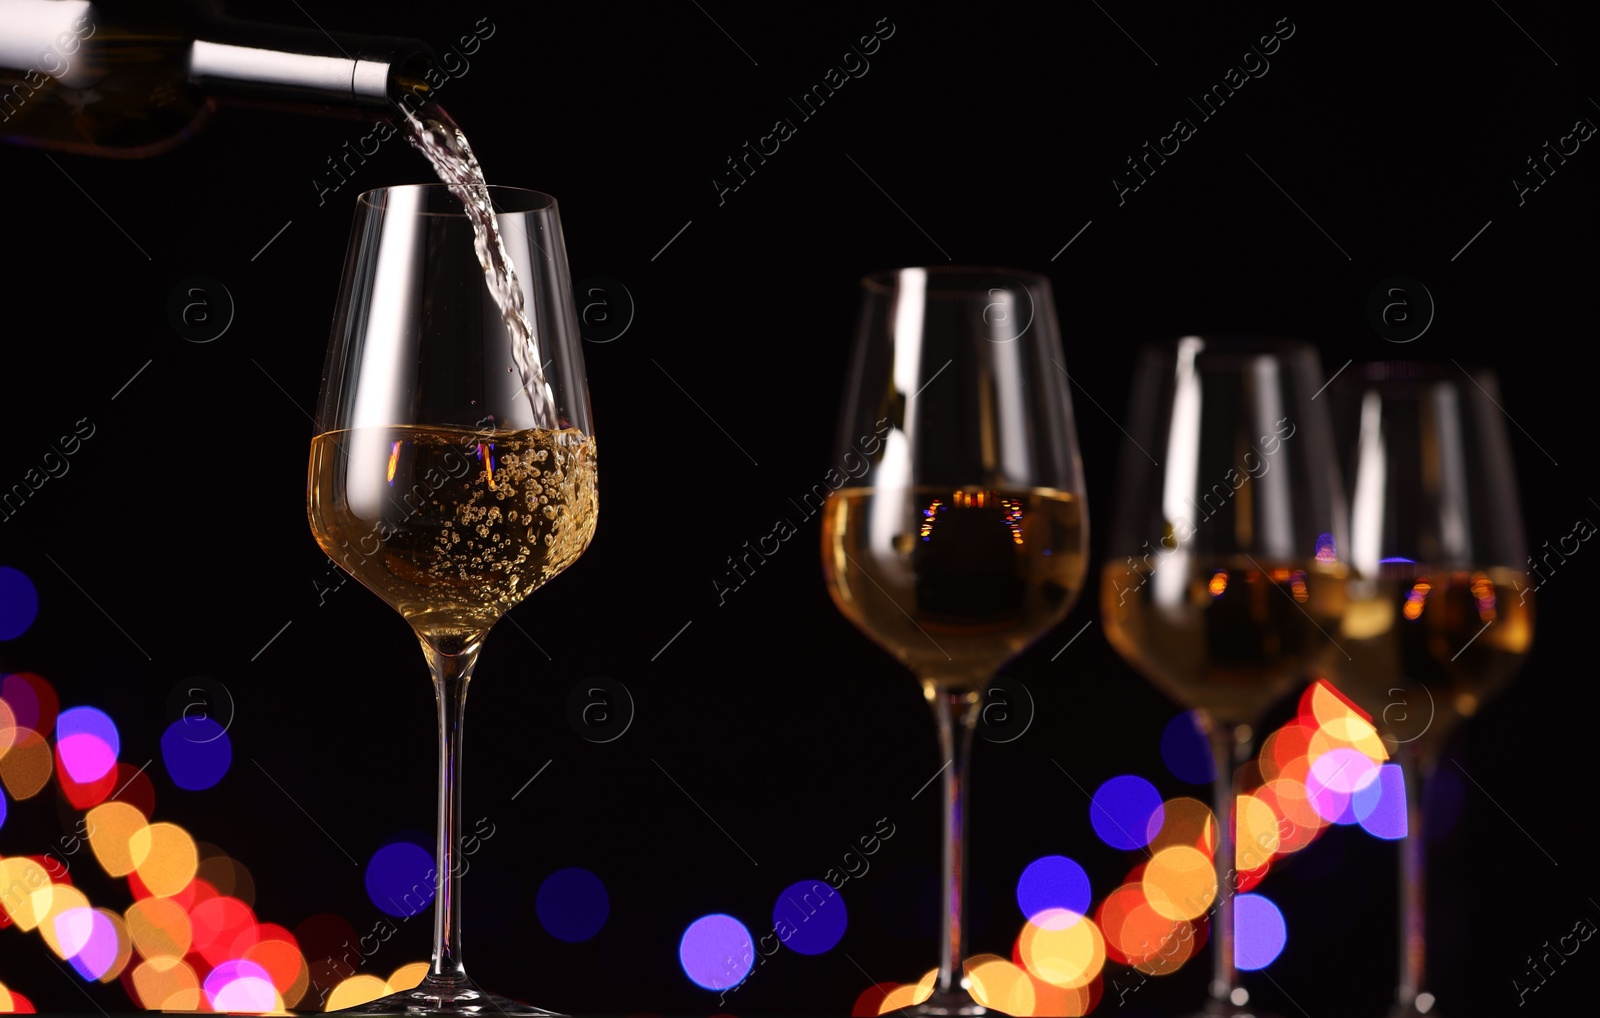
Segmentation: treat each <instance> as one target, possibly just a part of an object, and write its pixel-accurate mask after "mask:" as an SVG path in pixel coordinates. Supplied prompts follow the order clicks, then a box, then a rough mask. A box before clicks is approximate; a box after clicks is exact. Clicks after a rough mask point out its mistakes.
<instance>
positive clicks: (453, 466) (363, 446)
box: [307, 426, 599, 636]
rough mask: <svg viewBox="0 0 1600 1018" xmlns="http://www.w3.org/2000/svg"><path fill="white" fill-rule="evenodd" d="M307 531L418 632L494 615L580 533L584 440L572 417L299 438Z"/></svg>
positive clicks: (590, 477) (476, 627)
mask: <svg viewBox="0 0 1600 1018" xmlns="http://www.w3.org/2000/svg"><path fill="white" fill-rule="evenodd" d="M310 475H311V476H310V490H309V493H308V498H307V503H308V512H309V515H310V517H311V531H312V533H314V534H315V535H316V538H317V543H318V544H320V545H321V546H322V550H323V551H325V552H327V553H328V556H329V557H330V558H332V559H333V560H334V561H335V562H337V563H339V565H341V566H342V567H344V569H345V571H347V572H348V573H350V575H352V576H354V577H355V578H356V579H358V580H360V581H361V582H362V583H364V584H366V585H367V587H369V588H370V589H371V590H372V591H373V592H374V593H375V594H377V595H378V596H379V597H381V598H383V599H384V600H385V601H387V602H388V603H389V604H390V605H391V606H392V607H394V608H395V610H397V611H399V612H400V614H401V615H403V616H404V617H405V618H406V620H407V621H409V622H410V623H411V624H412V626H413V627H414V628H415V629H416V630H417V631H418V632H419V633H421V634H423V635H426V636H442V635H466V634H470V633H473V632H482V631H486V630H488V629H489V627H490V626H492V625H494V623H495V622H496V620H498V619H499V618H500V616H502V615H504V614H505V613H506V612H507V611H509V610H510V609H511V608H512V607H514V606H515V605H516V604H517V603H518V602H520V601H521V600H522V599H523V598H524V597H526V596H527V595H528V593H529V592H530V591H532V590H535V589H536V588H538V587H540V586H542V585H544V584H545V583H546V582H547V581H549V580H550V578H551V577H553V576H555V575H556V574H557V573H559V572H561V571H562V570H563V569H565V568H567V567H568V566H569V565H571V564H572V563H573V562H574V561H575V560H576V559H577V557H578V556H579V555H580V554H582V553H583V550H584V548H586V547H588V545H589V541H590V539H591V538H592V537H593V536H594V528H595V520H596V517H597V515H598V513H599V504H598V501H597V499H596V491H595V446H594V440H593V439H592V438H587V437H585V436H584V435H583V434H581V433H580V432H578V431H576V430H574V429H566V430H563V431H546V430H543V429H535V430H528V431H477V430H472V429H468V428H447V427H414V426H404V427H389V428H358V429H355V430H348V431H332V432H328V433H327V434H324V435H318V436H317V437H316V438H315V439H313V440H312V443H311V470H310Z"/></svg>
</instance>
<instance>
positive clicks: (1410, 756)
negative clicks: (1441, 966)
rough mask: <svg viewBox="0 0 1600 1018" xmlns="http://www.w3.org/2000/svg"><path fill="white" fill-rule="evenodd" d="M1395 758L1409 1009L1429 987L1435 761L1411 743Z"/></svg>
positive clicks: (1400, 989)
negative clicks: (1402, 800) (1428, 818)
mask: <svg viewBox="0 0 1600 1018" xmlns="http://www.w3.org/2000/svg"><path fill="white" fill-rule="evenodd" d="M1395 760H1396V762H1397V763H1399V765H1400V773H1401V775H1402V776H1403V778H1404V781H1405V789H1406V836H1405V837H1404V838H1401V839H1400V982H1399V985H1398V986H1397V987H1396V988H1395V1003H1397V1004H1399V1005H1400V1007H1401V1009H1402V1010H1403V1011H1406V1012H1410V1011H1412V1010H1414V1009H1415V1007H1416V1001H1417V997H1418V995H1419V994H1422V993H1423V992H1425V989H1426V986H1425V982H1424V980H1425V978H1426V971H1427V961H1428V951H1427V928H1426V927H1427V911H1426V905H1427V882H1428V865H1427V861H1428V843H1427V838H1426V832H1425V831H1424V830H1423V826H1422V812H1423V810H1422V801H1423V800H1422V797H1423V794H1424V792H1425V791H1426V788H1427V783H1428V779H1429V778H1430V777H1431V776H1432V773H1433V761H1432V760H1431V759H1429V758H1428V757H1426V756H1423V755H1421V754H1419V753H1418V752H1417V751H1415V750H1413V749H1412V748H1411V746H1409V745H1402V746H1400V747H1399V748H1398V749H1397V750H1396V752H1395Z"/></svg>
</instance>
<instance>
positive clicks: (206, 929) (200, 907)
mask: <svg viewBox="0 0 1600 1018" xmlns="http://www.w3.org/2000/svg"><path fill="white" fill-rule="evenodd" d="M189 922H190V924H191V925H192V926H193V929H194V948H193V949H194V950H195V951H197V952H199V954H200V957H202V958H204V959H205V960H206V961H207V962H209V963H210V964H212V965H221V964H222V963H223V962H225V961H228V960H229V959H236V958H238V957H239V956H240V955H242V954H244V952H245V951H247V950H249V949H250V948H251V947H253V946H255V943H256V940H257V933H256V917H255V913H254V912H252V911H251V910H250V907H249V906H248V905H246V904H245V903H244V902H242V901H240V900H239V899H238V898H230V897H228V896H227V895H218V896H217V897H215V898H207V899H206V900H205V901H202V902H200V903H199V904H197V905H195V906H194V907H193V908H191V909H190V910H189ZM208 978H209V977H208ZM207 992H208V993H209V991H207Z"/></svg>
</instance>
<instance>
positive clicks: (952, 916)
mask: <svg viewBox="0 0 1600 1018" xmlns="http://www.w3.org/2000/svg"><path fill="white" fill-rule="evenodd" d="M928 696H929V699H930V700H931V701H932V702H933V713H934V717H935V718H936V719H937V721H938V723H939V755H940V756H942V757H944V758H945V761H946V765H945V767H944V855H943V869H942V872H941V876H942V877H943V888H942V898H943V901H942V902H941V904H942V911H941V915H942V916H943V920H944V922H943V925H942V926H941V928H940V931H939V980H938V982H937V983H936V984H935V986H934V999H936V1000H937V999H939V998H948V997H950V996H955V995H959V996H962V997H966V996H967V994H966V991H965V990H964V989H963V988H962V986H961V982H962V979H963V976H964V973H963V971H962V967H961V961H962V954H961V952H962V950H963V949H964V947H965V943H964V940H965V933H966V918H967V915H966V911H965V904H964V903H965V892H966V881H967V849H966V845H967V798H966V793H967V762H968V760H969V759H970V757H971V755H972V733H973V730H974V729H975V728H976V727H977V721H978V708H979V705H980V702H981V696H980V694H979V693H978V692H976V691H963V690H952V689H936V688H933V687H932V686H930V687H929V693H928ZM968 999H970V998H968Z"/></svg>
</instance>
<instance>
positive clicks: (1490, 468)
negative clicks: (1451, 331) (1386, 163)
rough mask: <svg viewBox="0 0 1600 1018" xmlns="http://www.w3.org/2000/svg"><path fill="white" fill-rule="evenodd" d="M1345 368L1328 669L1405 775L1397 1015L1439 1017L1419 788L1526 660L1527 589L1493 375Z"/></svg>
mask: <svg viewBox="0 0 1600 1018" xmlns="http://www.w3.org/2000/svg"><path fill="white" fill-rule="evenodd" d="M1347 374H1348V377H1346V378H1340V379H1338V380H1337V381H1336V382H1335V384H1334V385H1333V386H1332V387H1331V388H1330V390H1329V395H1330V396H1332V397H1333V400H1334V403H1333V408H1334V427H1335V432H1336V434H1337V435H1338V437H1339V439H1340V442H1339V444H1340V447H1341V448H1347V449H1351V450H1352V453H1351V459H1350V461H1349V463H1350V473H1349V474H1348V475H1347V476H1348V477H1349V478H1350V483H1351V503H1350V540H1351V544H1350V557H1349V561H1350V564H1351V567H1352V569H1353V570H1354V571H1355V574H1356V576H1357V577H1359V578H1358V579H1352V580H1351V581H1350V583H1349V589H1350V606H1349V610H1348V611H1347V612H1346V613H1345V617H1344V620H1343V622H1342V623H1341V626H1340V635H1339V642H1340V643H1341V644H1342V645H1343V646H1344V647H1345V649H1346V650H1348V651H1349V652H1350V655H1351V658H1352V660H1350V661H1348V662H1345V661H1339V662H1336V668H1335V670H1336V671H1337V673H1338V675H1339V682H1340V686H1341V688H1342V689H1344V690H1345V691H1346V692H1348V693H1350V694H1351V696H1352V697H1353V698H1354V699H1355V700H1356V702H1357V703H1359V704H1360V705H1361V706H1362V707H1363V708H1364V709H1366V710H1367V711H1368V712H1369V713H1370V714H1372V716H1373V717H1374V718H1377V719H1378V720H1379V724H1380V729H1381V731H1382V732H1383V739H1384V741H1385V743H1387V745H1388V747H1389V749H1390V751H1391V752H1392V754H1393V755H1394V757H1395V759H1396V761H1397V762H1398V763H1399V765H1400V767H1401V768H1402V774H1403V775H1404V782H1405V789H1406V799H1407V803H1406V805H1407V817H1406V821H1407V822H1406V830H1405V832H1404V838H1403V840H1402V841H1401V846H1400V854H1401V866H1400V902H1401V906H1400V965H1399V976H1398V984H1397V988H1396V991H1395V1005H1394V1011H1393V1014H1394V1015H1395V1016H1396V1018H1401V1016H1412V1015H1420V1014H1430V1015H1437V1014H1438V1011H1437V1010H1436V1009H1435V1008H1436V1000H1435V997H1434V995H1433V994H1432V993H1431V992H1429V989H1428V987H1427V985H1426V982H1425V975H1426V966H1425V962H1426V939H1425V932H1426V931H1425V919H1426V914H1425V911H1424V907H1423V906H1424V902H1425V900H1426V893H1425V892H1426V888H1425V886H1424V885H1425V881H1426V866H1425V861H1426V860H1425V853H1426V840H1425V838H1424V834H1423V825H1422V820H1423V792H1424V790H1425V789H1426V788H1427V786H1428V781H1429V779H1430V778H1431V777H1432V775H1433V773H1434V770H1435V768H1436V767H1437V765H1438V762H1439V751H1440V748H1441V747H1442V746H1443V744H1444V742H1445V740H1446V738H1447V737H1448V736H1449V735H1450V733H1451V732H1452V731H1453V730H1454V729H1455V728H1456V726H1457V725H1458V724H1459V722H1460V721H1461V720H1462V719H1464V718H1468V717H1471V716H1472V714H1473V713H1474V712H1475V711H1476V710H1477V709H1478V708H1479V707H1480V706H1482V704H1483V702H1484V701H1485V700H1487V699H1488V698H1489V697H1490V696H1492V695H1493V694H1494V693H1495V692H1497V691H1498V690H1499V689H1500V687H1501V686H1503V685H1504V684H1505V683H1506V682H1507V681H1509V680H1510V678H1511V676H1512V674H1513V673H1514V672H1515V671H1516V670H1517V669H1518V668H1519V667H1520V666H1521V664H1522V659H1523V657H1524V656H1525V655H1526V654H1527V652H1528V649H1529V647H1530V645H1531V644H1532V642H1533V622H1534V612H1533V598H1532V596H1531V594H1532V591H1533V589H1534V588H1535V587H1536V586H1537V584H1536V583H1533V582H1530V581H1529V578H1528V576H1527V570H1526V565H1525V563H1526V562H1527V560H1528V550H1527V546H1526V544H1525V543H1524V539H1523V530H1522V514H1521V510H1520V508H1519V506H1518V504H1517V482H1516V476H1515V473H1514V471H1513V469H1512V463H1511V446H1510V443H1509V442H1508V441H1507V435H1506V428H1505V415H1504V414H1502V413H1501V412H1500V410H1499V406H1498V403H1499V400H1498V398H1497V394H1498V392H1499V386H1498V384H1497V383H1496V380H1495V377H1494V374H1493V373H1492V372H1489V371H1483V370H1477V371H1474V372H1473V373H1472V374H1468V373H1467V372H1466V371H1465V370H1464V369H1461V368H1458V367H1456V366H1455V365H1451V364H1440V363H1429V362H1420V361H1394V362H1387V363H1378V364H1367V365H1363V366H1361V367H1360V368H1359V369H1352V370H1351V371H1349V372H1348V373H1347Z"/></svg>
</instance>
